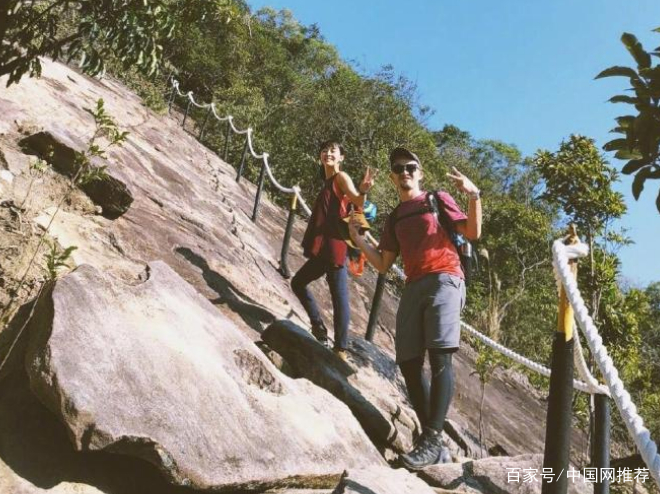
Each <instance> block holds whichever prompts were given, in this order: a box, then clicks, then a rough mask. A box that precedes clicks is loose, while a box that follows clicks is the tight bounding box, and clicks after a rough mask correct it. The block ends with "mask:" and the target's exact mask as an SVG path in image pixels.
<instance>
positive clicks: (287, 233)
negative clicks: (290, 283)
mask: <svg viewBox="0 0 660 494" xmlns="http://www.w3.org/2000/svg"><path fill="white" fill-rule="evenodd" d="M297 206H298V195H297V194H295V193H294V194H293V196H292V197H291V207H290V208H289V217H288V218H287V220H286V228H285V229H284V241H283V242H282V252H281V253H280V273H282V276H284V277H285V278H286V279H289V278H291V272H290V271H289V266H288V265H287V263H286V258H287V255H288V254H289V242H290V241H291V232H292V231H293V221H294V220H295V218H296V207H297Z"/></svg>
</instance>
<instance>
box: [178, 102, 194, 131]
mask: <svg viewBox="0 0 660 494" xmlns="http://www.w3.org/2000/svg"><path fill="white" fill-rule="evenodd" d="M191 103H192V102H191V101H190V98H188V104H187V105H186V112H185V113H184V114H183V123H182V124H181V127H183V128H184V129H185V128H186V119H187V118H188V111H190V104H191Z"/></svg>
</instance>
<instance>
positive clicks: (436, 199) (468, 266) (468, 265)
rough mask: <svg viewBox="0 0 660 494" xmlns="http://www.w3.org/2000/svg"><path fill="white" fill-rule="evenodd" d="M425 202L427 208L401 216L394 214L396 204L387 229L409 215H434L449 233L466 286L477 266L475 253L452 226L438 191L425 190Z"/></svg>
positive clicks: (467, 241)
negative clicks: (459, 261)
mask: <svg viewBox="0 0 660 494" xmlns="http://www.w3.org/2000/svg"><path fill="white" fill-rule="evenodd" d="M426 204H427V205H428V207H427V208H423V209H420V210H419V211H415V212H413V213H408V214H405V215H403V216H401V217H397V216H396V210H397V208H398V207H399V206H396V207H395V208H394V210H393V211H392V212H391V213H390V215H389V217H388V218H387V221H388V223H389V225H388V227H389V230H390V231H391V232H392V233H394V226H395V225H396V223H397V222H398V221H401V220H402V219H405V218H409V217H411V216H417V215H419V214H426V213H432V214H433V216H435V218H436V221H437V222H438V224H439V225H440V226H441V227H442V228H443V229H444V230H445V231H446V232H447V233H448V234H449V238H450V240H451V242H452V244H453V245H454V247H455V248H456V252H458V255H459V258H460V260H461V269H462V270H463V275H464V276H465V285H466V286H467V285H468V284H469V282H470V279H471V277H472V274H473V272H474V271H475V270H476V269H478V268H479V261H478V259H477V256H476V253H475V252H474V249H473V248H472V244H471V243H470V241H469V240H468V239H467V238H465V236H464V235H462V234H460V233H458V232H457V231H456V229H455V227H454V222H453V221H452V220H451V218H449V215H448V214H447V210H446V208H445V203H444V201H443V200H442V199H441V198H440V195H439V194H438V191H435V192H427V193H426Z"/></svg>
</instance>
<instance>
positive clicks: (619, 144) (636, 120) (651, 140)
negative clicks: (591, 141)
mask: <svg viewBox="0 0 660 494" xmlns="http://www.w3.org/2000/svg"><path fill="white" fill-rule="evenodd" d="M655 32H660V28H657V29H655ZM621 41H622V43H623V44H624V46H625V47H626V49H627V50H628V51H629V52H630V54H631V55H632V57H633V58H634V60H635V62H636V64H637V68H636V69H634V68H631V67H621V66H615V67H610V68H608V69H605V70H603V71H602V72H601V73H600V74H598V75H597V76H596V79H598V78H602V77H613V76H621V77H627V78H628V79H629V80H630V85H631V86H632V87H631V88H630V89H631V90H632V91H633V94H632V95H617V96H613V97H612V98H610V102H612V103H625V104H629V105H633V106H634V107H635V111H636V112H637V114H636V115H625V116H622V117H618V118H617V119H616V120H617V124H618V125H617V127H615V128H614V129H613V130H612V132H614V133H618V134H623V136H624V137H620V138H617V139H614V140H612V141H610V142H608V143H607V144H605V146H603V148H604V149H605V150H606V151H616V155H615V156H616V157H617V158H619V159H622V160H627V161H628V163H626V164H625V166H624V167H623V169H622V170H621V171H622V172H623V173H624V174H626V175H630V174H635V178H634V180H633V184H632V191H633V195H634V196H635V199H638V198H639V195H640V194H641V193H642V190H643V189H644V183H645V182H646V180H647V179H660V64H656V65H652V58H651V57H652V56H655V57H660V47H658V48H656V49H655V50H654V51H652V52H650V53H648V52H647V51H646V50H644V48H643V46H642V44H641V43H640V42H639V41H638V40H637V38H636V37H635V36H634V35H632V34H630V33H624V34H623V35H622V36H621ZM655 204H656V207H657V208H658V211H659V212H660V192H658V196H657V198H656V202H655Z"/></svg>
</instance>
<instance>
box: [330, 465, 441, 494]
mask: <svg viewBox="0 0 660 494" xmlns="http://www.w3.org/2000/svg"><path fill="white" fill-rule="evenodd" d="M333 494H435V491H434V490H433V489H431V487H429V486H428V484H425V483H424V482H423V481H421V480H420V479H419V478H418V477H416V476H415V475H414V474H412V473H410V472H408V471H407V470H404V469H403V468H399V469H397V470H393V469H391V468H380V467H372V468H366V469H362V470H348V471H346V472H345V473H344V475H343V476H342V479H341V481H340V482H339V485H338V486H337V488H336V489H335V490H334V491H333Z"/></svg>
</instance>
